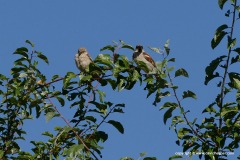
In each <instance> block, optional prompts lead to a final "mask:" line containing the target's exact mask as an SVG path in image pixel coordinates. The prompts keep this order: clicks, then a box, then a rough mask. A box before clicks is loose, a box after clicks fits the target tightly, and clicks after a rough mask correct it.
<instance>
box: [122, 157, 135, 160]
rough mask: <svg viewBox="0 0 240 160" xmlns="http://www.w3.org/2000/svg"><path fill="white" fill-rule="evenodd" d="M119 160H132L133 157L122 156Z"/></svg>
mask: <svg viewBox="0 0 240 160" xmlns="http://www.w3.org/2000/svg"><path fill="white" fill-rule="evenodd" d="M120 160H134V159H133V158H131V157H123V158H121V159H120Z"/></svg>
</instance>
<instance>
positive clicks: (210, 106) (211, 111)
mask: <svg viewBox="0 0 240 160" xmlns="http://www.w3.org/2000/svg"><path fill="white" fill-rule="evenodd" d="M215 104H216V102H213V103H211V104H210V105H209V106H207V107H206V108H205V109H204V110H203V111H202V113H205V112H209V113H217V111H216V109H215V108H213V107H214V105H215Z"/></svg>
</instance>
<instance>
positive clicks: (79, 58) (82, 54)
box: [75, 48, 93, 72]
mask: <svg viewBox="0 0 240 160" xmlns="http://www.w3.org/2000/svg"><path fill="white" fill-rule="evenodd" d="M75 63H76V66H77V68H78V69H79V70H80V71H81V72H88V71H89V65H90V63H93V60H92V58H91V57H90V55H89V53H88V51H87V49H86V48H79V49H78V53H77V54H76V55H75Z"/></svg>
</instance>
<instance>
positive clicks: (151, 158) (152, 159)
mask: <svg viewBox="0 0 240 160" xmlns="http://www.w3.org/2000/svg"><path fill="white" fill-rule="evenodd" d="M143 160H157V158H156V157H145V158H143Z"/></svg>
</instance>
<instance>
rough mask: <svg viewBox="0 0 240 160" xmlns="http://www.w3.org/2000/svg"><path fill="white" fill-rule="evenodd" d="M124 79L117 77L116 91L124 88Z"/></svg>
mask: <svg viewBox="0 0 240 160" xmlns="http://www.w3.org/2000/svg"><path fill="white" fill-rule="evenodd" d="M124 82H125V80H124V79H119V83H118V92H120V91H122V90H123V89H124V88H125V85H124V84H125V83H124Z"/></svg>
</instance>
